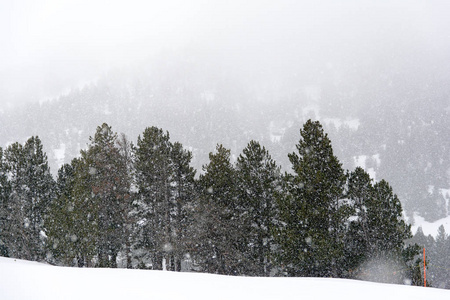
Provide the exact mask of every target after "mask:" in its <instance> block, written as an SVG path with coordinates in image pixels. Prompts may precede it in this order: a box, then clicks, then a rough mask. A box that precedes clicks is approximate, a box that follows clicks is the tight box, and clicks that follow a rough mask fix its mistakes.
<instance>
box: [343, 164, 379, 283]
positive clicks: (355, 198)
mask: <svg viewBox="0 0 450 300" xmlns="http://www.w3.org/2000/svg"><path fill="white" fill-rule="evenodd" d="M373 193H374V190H373V185H372V179H371V178H370V176H369V174H368V173H367V172H365V171H364V169H363V168H361V167H357V168H356V169H355V171H353V172H351V173H350V174H349V178H348V190H347V197H348V198H349V200H350V201H351V205H352V207H353V214H354V216H355V217H356V218H355V220H354V221H352V222H350V225H349V229H348V233H347V237H346V243H345V244H346V257H347V260H346V264H347V269H348V270H349V272H350V274H349V276H353V275H354V274H355V272H356V271H357V269H358V267H359V266H360V265H361V264H362V263H363V262H364V261H365V260H366V259H367V256H368V255H370V254H371V253H372V252H371V243H372V240H371V237H370V233H369V222H368V217H367V202H368V201H370V198H371V197H372V196H373Z"/></svg>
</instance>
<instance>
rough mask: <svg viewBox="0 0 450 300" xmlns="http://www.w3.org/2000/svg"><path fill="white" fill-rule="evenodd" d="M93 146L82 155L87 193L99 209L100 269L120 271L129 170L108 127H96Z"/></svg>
mask: <svg viewBox="0 0 450 300" xmlns="http://www.w3.org/2000/svg"><path fill="white" fill-rule="evenodd" d="M90 141H91V143H90V145H89V146H88V149H87V150H86V151H82V159H83V160H84V162H85V163H86V164H87V167H88V172H89V175H90V182H89V184H88V186H87V187H88V189H89V190H90V192H91V193H92V197H91V198H92V201H94V202H95V203H96V205H97V207H98V210H97V216H96V218H97V225H98V230H99V236H98V237H97V238H98V241H97V243H98V257H99V265H100V266H101V267H117V255H118V253H119V251H120V250H121V248H122V246H123V244H124V224H125V218H126V214H127V205H125V203H126V202H127V200H128V199H129V193H130V182H129V180H128V166H127V165H126V162H125V161H124V159H123V158H122V156H121V153H120V150H119V148H118V147H117V144H116V143H117V134H116V133H115V132H113V131H112V129H111V127H110V126H108V125H107V124H105V123H104V124H102V126H99V127H97V131H96V133H95V135H94V137H93V138H92V137H91V138H90Z"/></svg>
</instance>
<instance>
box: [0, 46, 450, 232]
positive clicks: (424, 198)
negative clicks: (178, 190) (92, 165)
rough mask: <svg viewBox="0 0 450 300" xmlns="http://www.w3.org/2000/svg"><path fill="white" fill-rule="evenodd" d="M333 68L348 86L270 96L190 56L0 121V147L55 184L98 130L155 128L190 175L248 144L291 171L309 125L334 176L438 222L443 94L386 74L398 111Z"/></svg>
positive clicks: (446, 171)
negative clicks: (184, 154) (34, 155)
mask: <svg viewBox="0 0 450 300" xmlns="http://www.w3.org/2000/svg"><path fill="white" fill-rule="evenodd" d="M396 63H399V62H396ZM342 67H343V68H344V71H346V72H347V74H346V76H347V77H348V78H345V79H346V81H343V82H341V83H340V84H338V85H336V84H335V83H333V82H332V81H331V79H329V80H328V79H327V80H322V81H317V82H315V81H313V80H312V79H311V78H309V79H303V80H302V81H299V82H297V81H293V80H292V78H291V77H290V76H289V74H285V75H284V77H282V78H280V80H281V82H283V84H281V85H276V84H273V83H272V84H271V81H270V80H269V79H267V78H266V79H264V80H263V79H260V78H258V79H254V78H252V77H251V76H250V78H248V77H247V76H246V75H248V74H246V73H245V72H244V73H241V72H239V71H236V70H234V69H233V68H232V67H229V66H228V67H227V66H224V65H223V64H219V63H216V62H214V61H212V60H206V61H205V60H204V59H203V58H199V57H197V56H195V55H192V54H189V53H184V54H182V55H173V56H171V55H168V54H167V55H162V56H160V57H158V58H156V59H155V60H149V61H145V62H142V63H141V64H139V65H138V66H134V67H129V68H123V69H118V70H115V71H111V72H109V73H108V74H105V75H104V76H103V77H101V78H99V79H98V80H96V81H93V82H91V83H90V84H88V85H85V86H84V87H82V88H74V89H72V90H71V91H69V92H67V93H66V94H64V95H61V96H60V97H58V98H55V99H53V100H51V101H47V102H43V103H41V104H38V103H35V104H29V105H27V106H26V107H17V108H14V109H7V110H5V111H3V112H1V110H0V147H3V148H4V147H5V146H6V145H8V144H9V143H12V142H15V141H19V142H24V141H25V140H26V138H28V137H29V136H31V135H39V136H40V138H41V139H42V141H43V144H44V150H46V152H47V154H48V157H49V163H50V166H51V170H52V173H53V174H56V172H57V169H58V168H59V166H60V165H61V164H62V163H68V162H70V161H71V160H72V159H73V158H74V157H77V156H78V155H79V152H80V149H83V148H85V147H86V144H87V143H88V142H89V136H92V135H93V134H94V132H95V128H96V127H97V126H99V125H101V124H102V123H103V122H107V123H108V124H109V125H111V126H112V127H113V129H114V130H115V131H117V132H119V133H120V132H123V133H125V134H126V135H127V136H128V137H129V138H130V139H131V140H136V139H137V137H138V135H140V134H142V132H143V131H144V129H145V128H146V127H150V126H157V127H159V128H162V129H163V130H167V131H169V133H170V136H171V139H172V140H174V141H179V142H181V143H182V144H183V145H184V146H185V147H186V148H188V149H190V150H191V151H192V152H193V155H194V158H193V166H194V167H195V168H196V169H197V170H198V172H201V167H202V165H204V164H205V163H206V162H207V161H208V153H209V152H211V151H213V149H214V148H215V145H216V144H218V143H219V144H223V145H224V146H225V147H227V148H230V149H231V150H232V154H233V156H234V157H237V156H238V155H239V153H240V151H241V150H242V149H243V148H244V147H245V146H246V145H247V143H248V142H249V141H250V140H252V139H254V140H257V141H259V142H260V143H261V144H262V145H264V146H266V147H267V149H269V151H270V153H271V154H272V156H273V158H274V159H275V160H276V161H277V162H278V163H279V164H281V165H282V167H283V169H284V170H285V171H290V170H291V166H290V163H289V160H288V158H287V154H288V153H291V152H293V151H294V150H295V146H294V145H295V144H296V143H297V141H298V139H299V129H300V128H301V126H302V125H303V123H304V122H305V121H306V120H307V119H309V118H313V119H318V120H320V121H321V122H322V123H323V124H324V128H325V130H326V131H327V132H328V134H329V136H330V138H331V140H332V143H333V149H334V151H335V153H336V155H337V156H338V157H339V159H340V160H341V162H342V163H343V165H344V168H346V169H349V170H352V169H354V168H355V167H356V166H362V167H363V168H365V169H366V170H367V171H368V172H369V173H370V174H371V176H372V178H373V179H375V180H381V179H386V180H387V181H389V182H390V183H391V184H392V186H393V188H394V191H395V193H397V194H398V196H399V198H400V199H401V201H402V204H403V207H404V209H405V211H406V213H407V216H408V217H409V221H410V222H411V223H413V222H414V219H413V215H414V213H417V215H419V216H421V217H423V218H424V219H425V220H426V221H429V222H433V221H436V220H438V219H440V218H444V217H446V216H448V215H449V211H450V209H449V203H450V194H449V192H448V191H449V190H450V157H449V155H448V151H449V149H450V136H449V131H448V128H450V123H449V122H450V121H449V120H450V116H449V114H450V106H449V101H448V96H447V94H448V88H447V87H446V85H444V84H442V82H440V81H439V80H432V81H429V82H428V83H427V81H423V80H425V79H426V78H422V77H420V76H419V77H417V78H416V77H414V78H408V79H405V78H403V77H401V76H399V75H398V74H388V75H389V76H388V77H389V78H388V79H390V80H395V81H396V82H397V83H398V85H399V86H402V87H404V88H406V87H408V92H407V99H406V98H405V95H406V94H405V95H403V94H399V93H398V90H395V89H389V88H386V85H385V84H386V82H385V80H388V79H383V80H381V79H380V78H378V79H377V80H373V81H365V82H363V83H364V84H363V83H361V82H359V81H357V80H356V79H355V78H354V77H353V75H352V73H351V72H350V70H349V69H346V67H345V66H342ZM400 67H401V66H400ZM400 67H399V68H400ZM400 69H401V70H403V71H404V72H406V70H405V69H404V68H400ZM333 72H335V71H333V70H329V71H327V73H325V74H328V75H329V76H332V75H333ZM362 84H363V86H361V85H362ZM198 172H197V174H198Z"/></svg>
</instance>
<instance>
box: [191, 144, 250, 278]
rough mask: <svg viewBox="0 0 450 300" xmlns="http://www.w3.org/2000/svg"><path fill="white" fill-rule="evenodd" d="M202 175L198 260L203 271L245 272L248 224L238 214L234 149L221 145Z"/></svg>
mask: <svg viewBox="0 0 450 300" xmlns="http://www.w3.org/2000/svg"><path fill="white" fill-rule="evenodd" d="M209 160H210V161H209V164H207V165H205V166H203V171H204V174H202V175H200V178H199V192H200V204H199V211H198V216H197V217H196V221H197V222H196V228H197V230H198V231H197V232H198V234H197V236H196V251H195V252H194V254H195V261H196V263H197V264H198V265H199V266H200V269H201V270H202V271H205V272H208V273H215V274H227V275H242V274H244V272H245V262H244V258H245V257H244V249H245V244H246V243H245V227H243V226H241V225H242V223H241V222H240V220H239V215H238V201H237V191H236V171H235V169H234V167H233V165H232V163H231V161H230V150H228V149H226V148H224V147H223V146H222V145H217V147H216V153H210V154H209Z"/></svg>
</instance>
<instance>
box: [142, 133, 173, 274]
mask: <svg viewBox="0 0 450 300" xmlns="http://www.w3.org/2000/svg"><path fill="white" fill-rule="evenodd" d="M135 155H136V162H135V170H136V184H137V188H138V190H139V192H138V193H139V195H138V197H139V202H138V204H139V208H138V209H139V217H140V218H141V220H140V224H142V226H141V228H140V231H141V233H140V236H141V238H142V243H141V246H142V247H143V248H145V249H146V250H147V251H150V253H151V254H152V257H151V264H152V268H153V269H156V270H161V269H163V268H164V267H165V265H164V264H166V263H168V262H169V256H170V253H171V252H172V250H173V236H172V233H173V232H172V226H171V221H172V218H171V212H172V211H173V209H174V206H175V205H174V203H175V200H174V197H173V193H172V186H171V182H172V176H173V165H172V162H171V157H170V155H171V143H170V137H169V133H168V132H167V133H164V132H163V131H162V129H158V128H156V127H151V128H146V129H145V131H144V133H143V135H142V137H141V136H139V137H138V141H137V147H136V149H135Z"/></svg>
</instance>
